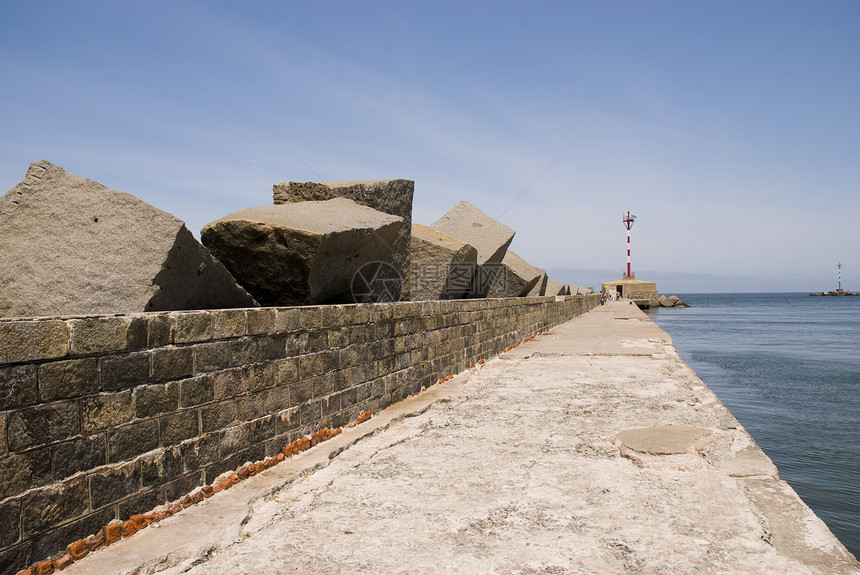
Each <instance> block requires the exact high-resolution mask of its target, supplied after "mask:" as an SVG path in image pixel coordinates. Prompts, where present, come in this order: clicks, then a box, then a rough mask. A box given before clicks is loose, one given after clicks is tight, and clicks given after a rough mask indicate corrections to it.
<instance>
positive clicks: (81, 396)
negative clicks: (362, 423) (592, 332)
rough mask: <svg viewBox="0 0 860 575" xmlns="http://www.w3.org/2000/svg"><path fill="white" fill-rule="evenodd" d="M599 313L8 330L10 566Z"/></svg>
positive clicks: (541, 305)
mask: <svg viewBox="0 0 860 575" xmlns="http://www.w3.org/2000/svg"><path fill="white" fill-rule="evenodd" d="M597 305H599V296H598V295H585V296H569V297H558V298H554V297H536V298H508V299H476V300H453V301H430V302H399V303H390V304H365V305H338V306H313V307H291V308H249V309H232V310H204V311H189V312H150V313H137V314H128V315H102V316H85V317H62V318H36V319H8V320H7V319H3V320H0V574H5V573H14V572H16V571H17V569H21V568H23V567H24V566H26V565H28V564H30V563H32V562H33V561H38V560H41V559H43V558H45V557H49V556H52V555H55V554H57V553H60V552H62V551H63V549H64V548H65V546H66V545H68V544H70V543H72V542H74V541H76V540H78V539H80V538H83V537H86V536H87V535H89V534H92V533H96V532H97V531H98V530H99V529H100V528H101V526H103V525H105V524H107V523H108V522H110V521H112V520H114V519H126V518H128V517H130V516H131V515H133V514H136V513H141V512H146V511H148V510H150V509H152V508H154V507H157V506H158V505H161V504H164V503H166V502H170V501H173V500H176V499H177V498H179V497H181V496H183V495H184V494H186V493H188V492H189V491H191V490H193V489H194V488H195V487H197V486H200V485H204V484H207V483H210V482H212V481H213V480H214V479H215V478H216V477H217V476H218V475H220V474H221V473H223V472H224V471H228V470H232V469H235V468H237V467H239V466H240V465H242V464H243V463H244V462H246V461H257V460H260V459H263V458H264V457H267V456H271V455H274V454H276V453H277V452H278V451H280V450H281V448H282V447H283V446H284V445H286V444H288V443H290V442H291V441H293V440H295V439H297V438H299V437H301V436H303V435H306V434H309V433H311V432H313V431H316V430H318V429H322V428H327V427H331V428H337V427H340V426H342V425H345V424H347V423H349V422H350V421H353V420H355V419H356V417H357V416H358V415H359V414H360V413H361V412H362V411H364V410H370V411H372V412H376V411H378V410H380V409H383V408H385V407H387V406H388V405H391V404H393V403H395V402H397V401H399V400H401V399H403V398H404V397H407V396H409V395H411V394H414V393H416V392H418V391H419V390H420V389H421V387H426V386H430V385H432V384H434V383H435V382H437V381H438V380H439V379H441V378H443V377H445V376H447V375H449V374H455V373H458V372H461V371H464V370H465V369H467V368H468V367H469V366H471V365H473V364H475V363H477V362H478V361H479V360H480V359H483V358H489V357H491V356H494V355H497V354H498V353H500V352H501V351H502V350H503V349H504V348H506V347H507V346H509V345H512V344H515V343H518V342H520V341H522V340H523V339H525V338H526V337H528V336H531V335H534V334H536V333H540V332H542V331H544V330H546V329H548V328H550V327H552V326H555V325H558V324H560V323H563V322H565V321H567V320H569V319H572V318H573V317H576V316H578V315H581V314H582V313H584V312H586V311H588V310H589V309H591V308H593V307H595V306H597Z"/></svg>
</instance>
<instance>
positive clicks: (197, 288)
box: [0, 160, 257, 317]
mask: <svg viewBox="0 0 860 575" xmlns="http://www.w3.org/2000/svg"><path fill="white" fill-rule="evenodd" d="M255 305H257V303H256V302H255V301H254V299H253V298H252V297H251V296H250V295H249V294H248V293H247V292H246V291H245V290H244V289H242V288H241V287H239V285H237V284H236V281H235V280H234V279H233V277H232V276H231V275H230V273H229V272H228V271H227V269H226V268H225V267H224V266H223V265H221V263H220V262H218V261H217V260H216V259H215V258H213V257H212V255H211V254H210V253H209V251H208V250H207V249H206V248H204V247H203V246H202V245H200V243H199V242H197V240H196V239H194V236H193V235H192V234H191V232H190V231H188V229H187V228H186V227H185V224H183V223H182V221H181V220H179V219H177V218H175V217H173V216H172V215H170V214H168V213H167V212H163V211H161V210H159V209H157V208H155V207H153V206H151V205H149V204H147V203H146V202H143V201H141V200H139V199H138V198H136V197H134V196H132V195H130V194H126V193H123V192H118V191H116V190H112V189H110V188H107V187H105V186H103V185H101V184H99V183H98V182H95V181H93V180H88V179H84V178H81V177H79V176H76V175H74V174H70V173H68V172H66V171H65V170H63V169H62V168H60V167H59V166H55V165H53V164H51V163H50V162H47V161H44V160H43V161H40V162H36V163H34V164H32V165H31V166H30V168H29V169H28V170H27V175H26V177H25V178H24V180H23V181H22V182H21V183H19V184H18V185H16V186H15V187H13V188H12V189H11V190H9V191H8V192H7V193H6V194H5V195H4V196H3V197H2V198H0V316H4V317H12V316H45V315H84V314H106V313H128V312H140V311H158V310H182V309H205V308H225V307H249V306H255Z"/></svg>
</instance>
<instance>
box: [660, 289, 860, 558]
mask: <svg viewBox="0 0 860 575" xmlns="http://www.w3.org/2000/svg"><path fill="white" fill-rule="evenodd" d="M678 296H679V297H680V298H681V299H683V300H684V301H685V302H687V303H688V304H690V305H691V306H692V307H689V308H659V309H656V310H653V311H651V312H650V316H651V319H652V320H654V321H655V322H656V323H657V325H659V326H660V327H661V328H662V329H663V330H664V331H666V332H668V333H669V335H670V336H671V337H672V343H673V344H674V346H675V349H676V350H677V351H678V354H679V355H680V356H681V358H682V359H683V360H684V361H685V362H687V364H688V365H689V366H690V367H692V368H693V370H694V371H695V372H696V373H697V374H698V376H699V377H700V378H701V379H702V381H704V382H705V384H706V385H707V386H708V387H709V388H711V390H713V392H714V393H716V394H717V396H718V397H719V398H720V400H721V401H722V402H723V404H725V406H726V407H728V408H729V410H730V411H731V412H732V414H733V415H734V416H735V417H736V418H737V419H738V420H739V421H740V422H741V424H742V425H743V426H744V427H745V428H746V429H747V431H749V433H750V434H751V435H752V436H753V438H754V439H755V441H756V443H758V445H759V446H760V447H761V448H762V449H763V450H764V451H765V453H767V455H768V456H769V457H770V458H771V460H773V462H774V464H775V465H776V466H777V467H778V468H779V475H780V478H781V479H783V480H785V481H787V482H788V483H789V484H790V485H791V486H792V487H793V488H794V490H795V491H796V492H797V493H798V495H800V497H801V498H802V499H803V500H804V501H805V502H806V504H807V505H809V507H810V508H812V510H813V511H815V513H816V515H818V516H819V517H820V518H821V519H822V520H824V522H825V523H826V524H827V526H828V527H829V528H830V530H831V531H832V532H833V533H834V535H836V536H837V537H838V538H839V539H840V541H842V543H843V544H844V545H845V547H847V548H848V550H849V551H851V553H853V554H854V556H855V557H860V297H810V296H809V294H808V293H744V294H678Z"/></svg>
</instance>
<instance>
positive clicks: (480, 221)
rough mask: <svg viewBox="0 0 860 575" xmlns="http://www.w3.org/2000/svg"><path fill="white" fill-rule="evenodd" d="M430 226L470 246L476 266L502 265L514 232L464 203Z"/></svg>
mask: <svg viewBox="0 0 860 575" xmlns="http://www.w3.org/2000/svg"><path fill="white" fill-rule="evenodd" d="M430 227H431V228H433V229H434V230H437V231H440V232H442V233H443V234H448V235H449V236H451V237H452V238H456V239H458V240H460V241H461V242H464V243H467V244H469V245H471V246H474V247H475V249H476V250H478V265H479V266H482V265H484V264H488V263H491V264H500V263H502V260H503V259H504V257H505V252H506V251H507V249H508V246H509V245H511V241H512V240H513V239H514V233H515V232H514V230H512V229H511V228H509V227H508V226H506V225H504V224H502V223H501V222H498V221H496V220H494V219H493V218H491V217H490V216H488V215H487V214H485V213H484V212H482V211H481V210H479V209H478V208H476V207H475V206H473V205H472V204H470V203H468V202H460V203H459V204H457V205H456V206H454V207H453V208H451V210H450V211H449V212H448V213H447V214H445V215H444V216H442V217H441V218H439V219H438V220H437V221H436V222H434V223H433V224H432V225H431V226H430Z"/></svg>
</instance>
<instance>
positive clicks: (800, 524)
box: [65, 302, 860, 575]
mask: <svg viewBox="0 0 860 575" xmlns="http://www.w3.org/2000/svg"><path fill="white" fill-rule="evenodd" d="M65 572H66V573H69V574H70V575H82V574H103V573H138V574H143V573H156V572H161V573H170V574H174V573H175V574H178V573H191V574H228V573H230V574H234V573H292V572H296V573H323V574H335V573H354V572H366V573H440V574H442V573H600V574H604V573H714V574H716V573H762V574H764V573H812V574H818V573H820V574H825V573H827V574H830V573H860V564H858V562H857V561H856V560H855V559H854V557H853V556H851V554H849V553H848V552H847V551H846V550H845V548H844V547H843V546H842V545H841V544H840V543H839V541H838V540H837V539H836V538H835V537H834V536H833V535H832V534H831V533H830V531H829V530H828V529H827V527H826V526H825V525H824V523H823V522H822V521H821V520H820V519H818V518H817V517H816V516H815V515H814V514H813V513H812V511H811V510H810V509H809V508H808V507H807V506H806V505H805V504H804V503H803V502H802V501H801V500H800V498H799V497H798V496H797V494H796V493H795V492H794V491H793V490H792V489H791V488H790V487H789V486H788V485H787V484H786V483H785V482H783V481H780V480H779V479H778V473H777V470H776V468H775V467H774V466H773V464H772V463H771V462H770V460H769V459H768V458H767V456H766V455H765V454H764V453H763V452H762V451H761V450H760V449H759V448H758V446H757V445H756V444H755V442H754V441H753V440H752V438H751V437H750V436H749V435H748V433H747V432H746V431H745V430H744V429H743V427H742V426H741V425H740V424H739V423H738V422H737V420H736V419H735V418H734V417H732V415H731V413H729V411H728V410H727V409H726V408H725V407H724V406H723V405H722V403H720V401H719V400H718V399H717V398H716V397H715V396H714V394H713V393H712V392H711V391H710V390H709V389H708V388H707V387H706V386H705V385H704V384H703V383H702V382H701V380H699V378H698V377H697V376H696V374H695V373H694V372H693V371H692V370H691V369H690V368H689V367H688V366H687V365H686V364H685V363H683V362H682V361H681V360H680V358H679V357H678V355H677V353H676V352H675V350H674V348H673V347H672V345H671V340H670V338H669V336H668V335H667V334H666V333H665V332H663V331H662V330H661V329H659V328H658V327H657V326H656V325H655V324H654V323H652V322H651V321H650V320H649V319H648V318H647V316H645V314H644V313H642V312H641V311H640V310H639V309H638V308H637V307H636V306H635V305H631V304H630V303H629V302H610V303H607V304H606V305H605V306H600V307H598V308H596V309H594V310H592V311H590V312H588V313H586V314H585V315H583V316H581V317H579V318H576V319H574V320H572V321H569V322H567V323H565V324H562V325H561V326H558V327H556V328H554V329H552V330H550V331H549V332H548V333H546V334H543V335H541V336H538V337H537V338H536V339H534V340H532V341H529V342H526V343H524V344H522V345H520V346H518V347H516V348H515V349H513V350H510V351H508V352H506V353H504V354H502V355H501V356H500V357H497V358H493V359H489V360H488V361H487V362H486V363H485V364H483V365H480V366H478V367H476V368H475V369H473V370H470V371H468V372H466V373H464V374H461V375H459V376H458V377H456V378H455V379H453V380H451V381H449V382H446V383H443V384H438V385H435V386H433V387H432V388H430V389H429V390H427V391H424V392H422V393H420V394H418V395H416V396H413V397H411V398H409V399H407V400H406V401H403V402H401V403H399V404H396V405H394V406H392V407H390V408H389V409H387V410H385V411H384V412H382V413H379V414H374V417H373V418H372V419H371V420H370V421H368V422H366V423H363V424H361V425H359V426H357V427H355V428H352V429H348V430H345V432H344V433H343V434H342V435H340V436H338V437H336V438H335V439H333V440H331V441H328V442H326V443H323V444H320V445H318V446H317V447H315V448H313V449H311V450H309V451H307V452H305V453H303V454H301V455H299V456H297V457H295V458H293V459H290V460H288V461H286V462H284V463H281V464H280V465H277V466H275V467H273V468H271V469H269V470H267V471H265V472H263V473H261V474H259V475H257V476H254V477H251V478H249V479H248V480H246V481H244V482H242V483H240V484H239V485H237V486H235V487H233V488H232V489H230V490H229V491H226V492H222V493H218V494H216V495H214V496H212V497H211V498H210V499H207V500H206V501H204V502H202V503H200V504H198V505H196V506H194V507H191V508H189V509H187V510H185V511H183V512H181V513H179V514H177V515H175V516H173V517H171V518H168V519H165V520H164V521H162V522H161V523H159V524H157V525H154V526H150V527H148V528H146V529H144V530H143V531H141V532H140V533H138V534H136V535H134V536H132V537H130V538H129V539H125V540H123V541H120V542H118V543H115V544H113V545H111V546H110V547H107V548H105V549H103V550H99V551H97V552H95V553H93V554H91V555H89V556H88V557H86V558H84V559H82V560H81V561H78V562H76V563H74V564H73V565H71V566H70V567H69V568H68V569H66V570H65Z"/></svg>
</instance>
